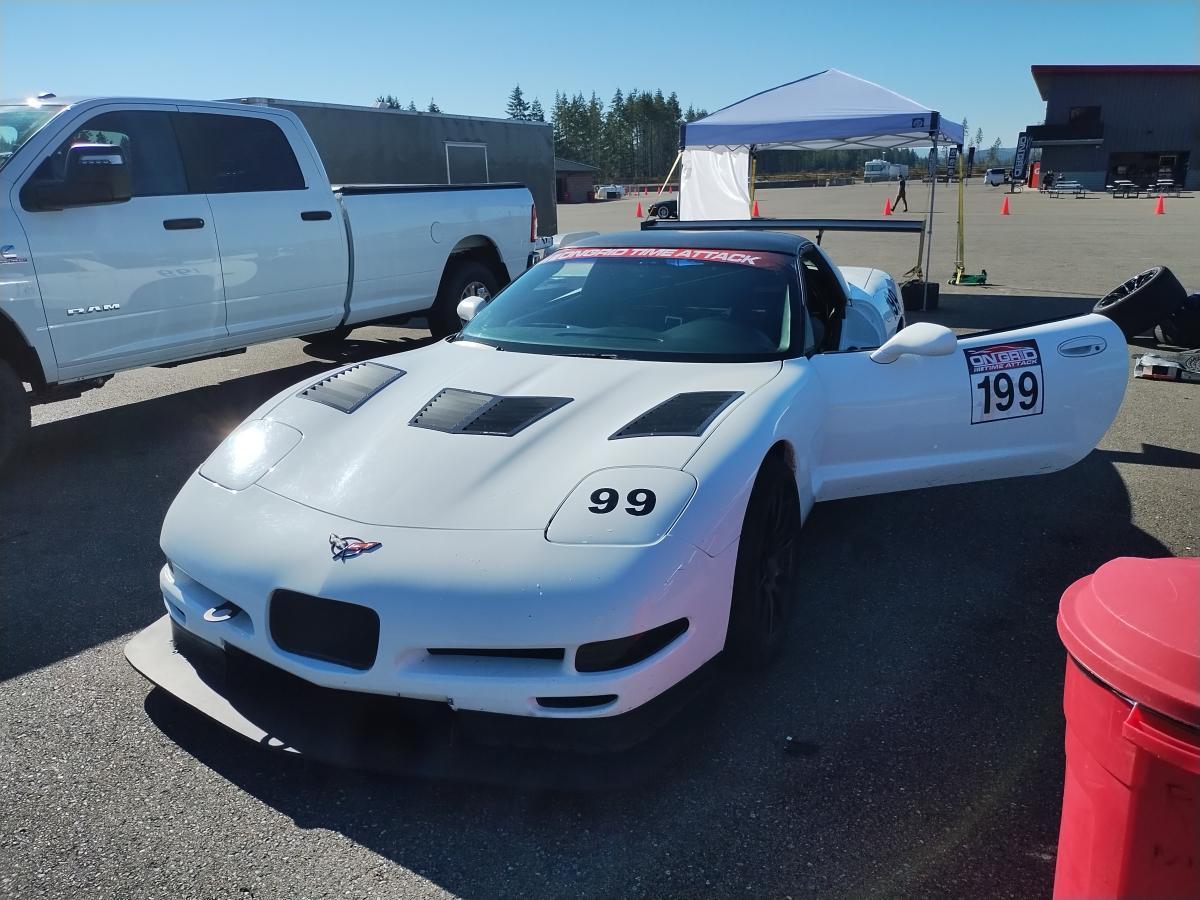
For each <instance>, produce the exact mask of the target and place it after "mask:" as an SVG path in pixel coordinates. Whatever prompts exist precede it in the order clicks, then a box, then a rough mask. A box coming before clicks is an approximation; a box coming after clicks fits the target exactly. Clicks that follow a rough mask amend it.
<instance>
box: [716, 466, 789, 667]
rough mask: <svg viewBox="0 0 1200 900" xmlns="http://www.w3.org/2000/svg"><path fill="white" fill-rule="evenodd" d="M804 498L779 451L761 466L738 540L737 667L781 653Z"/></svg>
mask: <svg viewBox="0 0 1200 900" xmlns="http://www.w3.org/2000/svg"><path fill="white" fill-rule="evenodd" d="M799 538H800V498H799V495H798V494H797V492H796V479H795V477H794V476H793V475H792V470H791V469H790V468H789V467H788V465H787V463H786V462H785V461H784V459H783V456H782V455H780V454H778V453H772V454H770V455H769V456H768V457H767V458H766V459H765V460H764V461H763V464H762V468H760V469H759V470H758V477H757V478H756V479H755V480H754V488H753V489H752V490H751V491H750V502H749V503H748V504H747V505H746V518H745V520H744V521H743V523H742V536H741V539H740V540H739V541H738V551H737V562H736V564H735V568H734V576H733V596H732V598H731V600H730V604H729V630H728V631H727V632H726V634H725V656H726V658H727V659H728V660H729V662H730V663H732V664H733V665H734V666H735V667H736V668H739V669H765V668H766V667H767V666H768V665H770V663H771V661H772V660H774V658H775V657H776V656H777V655H778V653H779V650H780V648H781V647H782V646H783V638H784V635H785V634H786V633H787V624H788V619H789V618H790V617H791V612H792V606H793V603H792V601H793V595H794V594H795V590H796V550H797V547H798V545H799Z"/></svg>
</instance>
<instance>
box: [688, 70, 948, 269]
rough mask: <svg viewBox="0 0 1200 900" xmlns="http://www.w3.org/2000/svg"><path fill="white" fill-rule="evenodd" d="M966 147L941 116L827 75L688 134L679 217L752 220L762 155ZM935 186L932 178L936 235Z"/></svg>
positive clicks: (775, 92) (697, 125)
mask: <svg viewBox="0 0 1200 900" xmlns="http://www.w3.org/2000/svg"><path fill="white" fill-rule="evenodd" d="M962 142H963V128H962V126H961V125H960V124H958V123H957V122H951V121H947V120H946V119H944V118H943V116H942V115H941V114H940V113H939V112H938V111H937V110H935V109H930V108H929V107H928V106H926V105H924V104H921V103H917V102H916V101H915V100H910V99H909V98H908V97H904V96H902V95H900V94H897V93H896V92H895V91H890V90H888V89H887V88H885V87H882V86H880V85H878V84H874V83H872V82H870V81H864V80H863V79H861V78H856V77H855V76H853V75H850V74H847V73H846V72H842V71H840V70H839V69H826V70H825V71H823V72H817V73H816V74H814V75H809V76H808V77H806V78H801V79H800V80H799V81H792V82H789V83H788V84H783V85H780V86H779V87H776V88H771V89H770V90H767V91H763V92H761V93H759V94H755V95H754V96H752V97H747V98H746V99H745V100H741V101H739V102H737V103H734V104H732V105H731V106H727V107H725V108H724V109H720V110H717V111H716V112H715V113H713V114H712V115H709V116H706V117H704V118H703V119H697V120H696V121H695V122H689V123H687V124H686V125H684V126H683V127H682V128H681V130H680V150H681V155H680V165H681V167H682V168H681V172H680V183H679V217H680V219H688V220H700V219H747V218H749V217H750V209H751V202H752V200H751V192H752V190H753V185H752V183H751V172H750V169H751V159H752V157H753V155H754V153H756V152H757V151H759V150H778V149H794V150H861V149H864V148H874V149H889V148H895V147H913V146H925V147H928V146H932V147H934V148H935V149H936V147H937V145H938V144H942V143H945V144H959V145H961V144H962ZM935 184H936V179H932V180H931V182H930V201H929V209H930V216H929V225H928V230H929V232H932V229H933V215H932V211H933V190H934V185H935ZM926 266H927V267H928V263H927V264H926Z"/></svg>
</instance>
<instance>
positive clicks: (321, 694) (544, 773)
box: [125, 616, 715, 790]
mask: <svg viewBox="0 0 1200 900" xmlns="http://www.w3.org/2000/svg"><path fill="white" fill-rule="evenodd" d="M173 626H174V623H173V622H172V621H171V619H170V617H169V616H163V617H162V618H161V619H159V620H158V621H156V622H154V623H153V624H152V625H150V626H149V627H147V628H145V629H143V630H142V631H141V632H139V633H138V634H137V635H135V636H134V637H133V639H132V640H131V641H129V643H128V644H126V645H125V658H126V659H127V660H128V661H129V663H130V665H132V666H133V668H134V669H136V670H137V671H138V672H140V673H141V674H142V675H143V676H144V677H145V678H147V679H148V680H149V681H150V682H152V683H153V684H155V685H156V686H157V687H158V688H160V689H161V690H163V691H165V692H166V693H167V694H169V695H170V696H172V697H174V698H175V699H176V700H178V701H180V702H181V703H183V704H185V705H186V706H188V707H191V708H192V709H193V710H196V711H197V712H200V713H203V714H204V715H205V716H207V717H208V718H210V719H212V720H214V721H216V722H218V723H220V724H221V725H223V726H225V727H226V728H228V729H229V730H231V731H233V732H234V733H236V734H238V735H241V736H242V737H244V738H246V739H247V740H250V741H254V742H255V743H257V744H259V745H260V746H262V747H263V748H264V750H265V751H267V752H275V753H281V754H288V755H298V756H302V757H305V758H308V759H310V760H313V761H316V762H321V763H326V764H330V765H335V766H342V767H348V768H354V769H362V770H366V771H374V772H381V773H386V774H392V775H408V776H416V777H422V778H434V779H449V780H456V781H470V782H477V783H485V784H497V785H509V786H516V787H525V788H529V787H534V788H546V789H557V790H596V789H610V790H611V789H616V790H620V789H624V788H630V787H634V786H637V785H639V784H643V783H645V782H647V781H649V780H650V779H653V778H655V777H659V776H661V775H662V774H663V773H664V772H665V770H666V769H668V768H669V767H670V766H671V765H672V764H673V763H675V762H676V761H677V760H679V759H680V757H681V756H682V755H683V753H684V751H685V750H686V749H687V747H688V746H690V745H691V744H693V743H695V738H696V737H697V736H698V735H699V734H700V733H702V728H701V726H702V724H703V722H702V718H701V717H702V708H703V706H704V704H701V703H697V702H694V701H695V700H696V699H697V698H698V697H700V696H701V695H702V694H704V693H705V692H706V690H707V689H709V688H710V687H711V682H712V675H713V673H714V671H715V665H714V664H709V665H707V666H705V667H703V668H702V669H701V670H700V671H699V672H697V673H695V674H694V675H692V676H690V677H689V678H687V679H685V680H684V681H683V682H681V683H680V684H678V685H676V686H675V687H673V688H671V689H670V690H669V691H667V692H665V693H664V694H662V695H660V696H659V697H657V698H655V699H654V700H652V701H651V702H650V703H647V704H644V705H643V706H641V707H638V708H637V709H635V710H633V711H631V712H629V713H626V714H625V715H621V716H611V717H605V718H594V719H551V718H538V717H525V716H501V715H495V714H490V713H473V712H466V711H455V710H453V709H451V708H450V707H449V706H448V705H446V704H442V703H432V702H429V701H418V700H408V699H404V698H400V697H381V696H377V695H372V694H362V693H358V692H353V691H342V690H334V689H330V688H324V687H320V686H317V685H314V684H312V683H310V682H307V681H304V680H303V679H301V678H298V677H296V676H294V675H291V674H290V673H287V672H284V671H282V670H280V669H278V668H275V667H273V666H270V665H268V664H266V663H264V662H262V661H260V660H257V659H255V658H253V657H250V656H248V655H247V654H244V653H242V652H240V651H237V650H233V649H229V648H218V647H215V646H213V645H210V644H207V643H206V642H204V641H201V640H199V639H198V638H194V637H192V636H191V635H189V634H188V633H187V632H185V631H183V630H182V629H180V628H179V627H178V626H174V627H173ZM185 749H186V748H185Z"/></svg>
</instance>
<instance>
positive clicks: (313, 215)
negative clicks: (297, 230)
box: [300, 209, 333, 222]
mask: <svg viewBox="0 0 1200 900" xmlns="http://www.w3.org/2000/svg"><path fill="white" fill-rule="evenodd" d="M300 218H302V219H303V220H304V221H305V222H324V221H325V220H326V219H332V218H333V213H331V212H330V211H329V210H327V209H307V210H305V211H304V212H302V213H300Z"/></svg>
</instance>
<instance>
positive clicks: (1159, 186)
mask: <svg viewBox="0 0 1200 900" xmlns="http://www.w3.org/2000/svg"><path fill="white" fill-rule="evenodd" d="M1182 193H1183V186H1182V185H1177V184H1175V180H1174V179H1172V178H1159V179H1158V180H1157V181H1154V182H1152V183H1151V184H1150V185H1148V186H1147V187H1146V196H1147V197H1154V196H1158V197H1162V196H1165V195H1169V194H1174V195H1175V196H1176V197H1178V196H1180V195H1181V194H1182Z"/></svg>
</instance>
